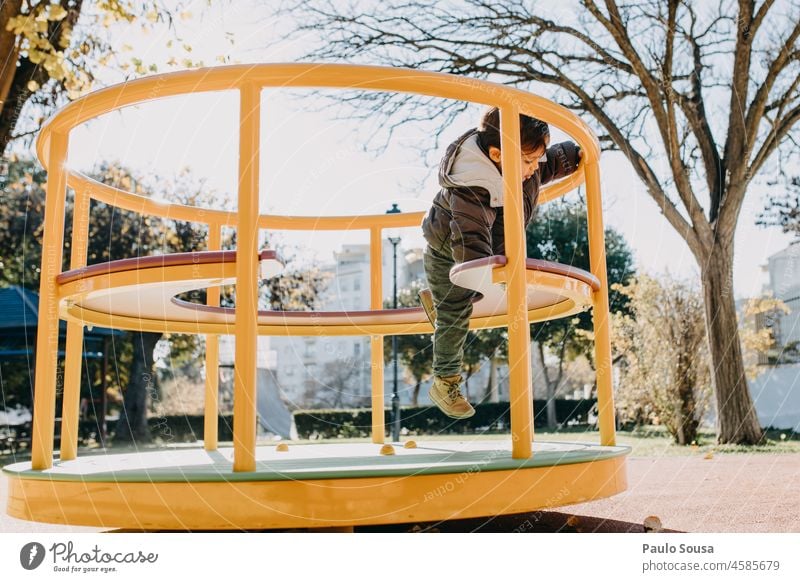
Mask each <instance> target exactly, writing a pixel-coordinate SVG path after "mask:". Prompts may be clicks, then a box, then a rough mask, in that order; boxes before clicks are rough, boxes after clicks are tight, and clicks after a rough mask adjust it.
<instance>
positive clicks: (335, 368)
mask: <svg viewBox="0 0 800 582" xmlns="http://www.w3.org/2000/svg"><path fill="white" fill-rule="evenodd" d="M393 251H394V249H393V246H392V244H391V243H390V242H389V241H388V240H384V241H383V253H382V257H383V265H382V272H383V297H384V298H385V301H391V297H392V291H393V261H394V254H393ZM369 271H370V268H369V245H367V244H351V245H345V246H343V247H342V249H341V250H339V251H335V252H334V253H333V261H332V262H331V263H330V264H329V265H326V266H325V267H324V268H323V272H325V273H327V274H328V275H329V276H330V280H329V283H328V286H327V289H326V290H325V292H324V293H323V295H322V297H321V298H320V305H319V309H320V310H324V311H354V310H366V309H369V308H370V286H369V285H370V280H369ZM423 278H424V272H423V266H422V250H421V249H411V250H406V249H404V248H402V247H400V246H398V248H397V287H398V289H402V288H403V287H407V286H409V285H410V284H411V283H412V282H413V281H416V280H422V279H423ZM270 347H271V349H272V351H273V352H274V354H275V361H276V368H275V371H276V378H277V381H278V384H279V385H280V387H281V392H282V393H283V395H284V398H285V399H286V400H287V403H288V405H289V406H290V407H292V408H303V407H307V406H320V405H322V406H330V407H341V406H366V405H369V401H370V394H371V388H370V381H371V371H370V352H369V350H370V341H369V337H365V336H333V337H331V336H318V337H317V336H304V337H275V338H271V343H270ZM387 368H388V367H387ZM388 371H389V370H388V369H387V372H388ZM385 380H386V390H385V393H386V394H387V398H388V397H390V396H391V389H392V387H391V384H390V381H391V374H390V373H386V374H385ZM401 383H402V379H401ZM401 388H403V389H404V390H403V392H402V393H401V394H400V397H401V402H403V403H404V404H406V403H408V402H410V400H411V397H410V392H409V390H408V387H407V386H405V384H404V383H402V385H401Z"/></svg>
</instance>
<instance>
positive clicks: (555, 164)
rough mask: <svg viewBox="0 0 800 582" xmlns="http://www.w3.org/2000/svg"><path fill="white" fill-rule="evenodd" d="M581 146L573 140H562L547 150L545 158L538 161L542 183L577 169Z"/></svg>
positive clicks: (562, 176)
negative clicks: (542, 160)
mask: <svg viewBox="0 0 800 582" xmlns="http://www.w3.org/2000/svg"><path fill="white" fill-rule="evenodd" d="M580 150H581V148H580V147H579V146H578V144H576V143H575V142H571V141H564V142H561V143H557V144H555V145H554V146H551V147H550V148H548V150H547V159H546V160H545V161H544V162H540V163H539V175H540V177H541V181H542V184H547V183H548V182H552V181H553V180H558V179H560V178H564V177H566V176H569V175H570V174H572V173H573V172H574V171H575V170H577V169H578V163H579V162H580V153H579V152H580Z"/></svg>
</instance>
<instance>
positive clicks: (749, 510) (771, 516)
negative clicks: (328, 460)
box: [0, 453, 800, 533]
mask: <svg viewBox="0 0 800 582" xmlns="http://www.w3.org/2000/svg"><path fill="white" fill-rule="evenodd" d="M7 489H8V482H7V479H6V478H5V477H4V476H3V477H0V532H19V533H24V532H37V533H48V532H91V531H102V530H100V529H96V528H86V527H69V526H57V525H49V524H39V523H31V522H25V521H20V520H17V519H14V518H11V517H8V516H7V515H6V514H5V506H6V497H7ZM651 515H654V516H657V517H658V518H659V520H660V522H661V524H662V525H663V528H664V530H665V531H685V532H800V454H765V453H758V454H752V455H748V454H724V455H723V454H717V455H715V456H714V457H713V458H710V459H706V458H704V457H703V456H702V454H701V455H696V456H686V457H659V458H650V457H639V458H636V457H634V458H630V459H629V461H628V491H626V492H625V493H622V494H620V495H617V496H615V497H612V498H610V499H604V500H600V501H595V502H592V503H586V504H581V505H572V506H568V507H561V508H558V509H557V510H554V511H540V512H535V513H531V514H520V515H513V516H503V517H499V518H494V519H480V520H462V521H452V522H447V523H429V524H427V523H426V524H404V525H402V526H396V527H381V528H380V530H379V531H442V532H447V531H484V532H513V531H528V532H539V531H542V532H545V531H547V532H553V531H570V532H574V531H582V532H641V531H644V530H643V526H642V524H643V522H644V519H645V518H646V517H648V516H651ZM359 530H360V531H375V529H373V528H359Z"/></svg>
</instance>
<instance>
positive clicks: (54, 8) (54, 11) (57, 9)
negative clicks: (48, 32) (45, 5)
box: [47, 4, 67, 20]
mask: <svg viewBox="0 0 800 582" xmlns="http://www.w3.org/2000/svg"><path fill="white" fill-rule="evenodd" d="M66 16H67V11H66V10H64V8H63V7H62V6H59V5H58V4H51V5H50V14H49V15H48V17H47V18H48V19H49V20H63V19H64V18H66Z"/></svg>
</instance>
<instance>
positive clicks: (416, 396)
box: [411, 380, 422, 406]
mask: <svg viewBox="0 0 800 582" xmlns="http://www.w3.org/2000/svg"><path fill="white" fill-rule="evenodd" d="M421 386H422V381H421V380H417V383H416V384H414V392H413V394H411V406H419V389H420V387H421Z"/></svg>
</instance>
